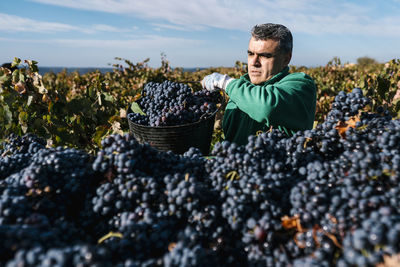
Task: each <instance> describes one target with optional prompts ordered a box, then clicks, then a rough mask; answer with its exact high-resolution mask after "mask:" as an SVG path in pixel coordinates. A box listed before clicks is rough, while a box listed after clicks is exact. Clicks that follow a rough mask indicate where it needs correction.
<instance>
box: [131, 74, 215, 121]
mask: <svg viewBox="0 0 400 267" xmlns="http://www.w3.org/2000/svg"><path fill="white" fill-rule="evenodd" d="M220 98H221V95H220V93H219V91H218V90H214V91H207V90H201V91H197V92H194V93H192V90H191V88H190V87H189V86H188V85H187V84H184V83H177V82H172V81H164V82H162V83H155V82H149V83H147V84H146V85H145V86H144V88H143V91H142V97H141V99H140V100H139V101H138V104H139V106H140V107H141V109H142V110H143V112H144V113H145V114H146V115H142V114H140V113H129V114H128V119H130V120H131V121H132V122H134V123H137V124H141V125H146V126H152V127H160V126H175V125H183V124H187V123H193V122H197V121H199V120H201V119H204V118H207V117H209V116H210V115H211V114H213V113H214V112H215V111H216V110H217V104H218V103H219V102H220Z"/></svg>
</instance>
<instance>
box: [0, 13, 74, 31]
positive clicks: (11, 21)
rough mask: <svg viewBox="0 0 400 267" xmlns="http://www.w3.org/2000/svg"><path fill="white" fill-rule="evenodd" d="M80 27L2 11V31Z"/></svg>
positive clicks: (65, 29) (59, 29)
mask: <svg viewBox="0 0 400 267" xmlns="http://www.w3.org/2000/svg"><path fill="white" fill-rule="evenodd" d="M72 30H79V29H78V28H76V27H74V26H71V25H68V24H63V23H54V22H45V21H36V20H32V19H28V18H22V17H18V16H14V15H8V14H4V13H0V31H7V32H66V31H72Z"/></svg>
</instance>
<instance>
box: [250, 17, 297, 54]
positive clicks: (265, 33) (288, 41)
mask: <svg viewBox="0 0 400 267" xmlns="http://www.w3.org/2000/svg"><path fill="white" fill-rule="evenodd" d="M251 36H253V38H254V39H256V40H268V39H273V40H276V41H278V42H279V44H278V47H279V50H280V51H282V52H286V53H291V52H292V49H293V36H292V33H291V32H290V30H289V29H288V28H287V27H285V26H283V25H281V24H274V23H265V24H260V25H255V26H254V27H253V29H252V30H251Z"/></svg>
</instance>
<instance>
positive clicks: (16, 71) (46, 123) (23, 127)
mask: <svg viewBox="0 0 400 267" xmlns="http://www.w3.org/2000/svg"><path fill="white" fill-rule="evenodd" d="M115 60H116V62H117V63H115V64H113V65H112V66H113V70H112V71H111V72H106V73H102V72H100V71H93V72H89V73H85V74H79V73H78V72H77V71H76V72H72V73H67V71H62V72H59V73H52V72H49V73H46V74H44V75H43V76H41V75H39V73H38V62H35V61H32V60H24V61H22V60H21V59H19V58H15V59H14V61H13V62H12V63H11V64H9V65H4V64H3V67H1V68H0V132H1V134H0V139H3V138H5V137H6V136H8V135H9V134H11V133H15V134H18V135H23V134H24V133H27V132H30V133H34V134H37V135H39V136H41V137H44V138H46V139H47V142H48V145H49V146H68V147H74V148H78V149H84V150H86V151H88V152H95V151H97V150H98V149H99V148H100V141H101V139H102V138H103V137H105V136H107V135H109V134H113V133H124V132H128V131H129V127H128V123H127V119H126V113H127V110H128V108H129V106H130V104H131V103H132V102H133V101H135V100H137V99H138V98H139V97H140V93H141V90H142V88H143V86H144V84H146V83H147V82H150V81H153V82H162V81H164V80H170V81H176V82H184V83H188V84H189V85H190V86H191V87H192V88H193V90H200V89H201V86H200V83H193V82H195V81H200V80H201V79H202V78H203V77H204V76H205V75H207V74H210V73H213V72H220V73H224V74H228V75H229V76H231V77H233V78H239V77H240V76H241V75H243V74H245V73H246V72H247V64H246V63H243V62H239V61H237V62H235V66H233V67H230V68H226V67H220V68H208V69H197V70H195V71H191V72H189V71H184V69H183V68H172V67H171V66H170V64H169V62H168V60H167V58H166V56H165V55H164V54H161V66H160V67H159V68H151V67H149V66H148V61H149V59H146V60H144V61H143V62H138V63H133V62H131V61H129V60H127V59H123V58H115ZM290 69H291V72H304V73H307V74H308V75H310V76H311V77H312V78H313V79H314V80H315V82H316V84H317V112H316V122H315V124H316V123H321V122H322V121H323V120H324V118H325V116H326V114H327V112H328V111H329V109H330V105H331V103H332V101H333V99H334V97H335V95H336V94H337V93H338V92H339V91H345V92H350V91H351V90H352V89H353V88H355V87H358V88H361V89H362V90H363V92H364V94H365V95H367V96H368V97H370V98H371V100H372V104H373V105H372V110H373V111H374V110H376V109H377V107H379V106H383V107H384V108H385V109H387V110H389V111H390V113H391V115H392V116H393V117H394V118H399V116H400V104H399V100H400V60H398V59H393V60H391V61H390V62H387V63H378V62H376V61H375V60H374V59H372V58H368V57H362V58H359V59H357V63H356V64H342V63H341V61H340V59H339V58H337V57H335V58H333V59H332V60H331V61H329V62H328V63H327V64H326V65H325V66H320V67H314V68H307V67H302V66H290ZM222 116H223V111H221V112H220V114H218V116H217V120H216V127H215V131H214V137H213V143H215V142H216V141H220V140H222V138H223V134H222V131H221V129H220V120H221V118H222Z"/></svg>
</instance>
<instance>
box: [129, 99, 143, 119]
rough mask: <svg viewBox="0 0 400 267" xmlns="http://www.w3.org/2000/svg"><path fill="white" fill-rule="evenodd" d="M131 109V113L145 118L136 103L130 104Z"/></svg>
mask: <svg viewBox="0 0 400 267" xmlns="http://www.w3.org/2000/svg"><path fill="white" fill-rule="evenodd" d="M131 109H132V111H133V112H134V113H139V114H142V115H145V116H146V113H144V112H143V110H142V109H141V108H140V107H139V104H138V103H136V102H133V103H132V104H131Z"/></svg>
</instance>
